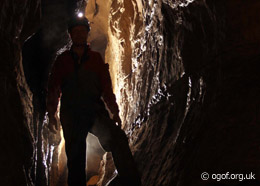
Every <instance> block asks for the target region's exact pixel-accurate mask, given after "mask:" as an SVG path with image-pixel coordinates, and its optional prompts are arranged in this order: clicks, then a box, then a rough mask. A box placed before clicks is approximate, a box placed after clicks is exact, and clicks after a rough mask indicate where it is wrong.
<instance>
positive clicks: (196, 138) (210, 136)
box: [107, 0, 260, 186]
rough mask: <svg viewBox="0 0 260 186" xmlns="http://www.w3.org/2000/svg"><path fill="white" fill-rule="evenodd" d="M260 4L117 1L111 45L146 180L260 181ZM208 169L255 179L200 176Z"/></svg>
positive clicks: (150, 182)
mask: <svg viewBox="0 0 260 186" xmlns="http://www.w3.org/2000/svg"><path fill="white" fill-rule="evenodd" d="M138 2H139V3H138ZM138 4H139V5H140V4H141V7H142V8H141V9H142V10H141V11H138V9H137V8H136V7H137V5H138ZM258 9H259V2H258V1H250V2H249V1H247V2H245V1H242V0H239V1H233V0H229V1H221V0H220V1H214V0H195V1H186V0H182V1H168V0H154V1H141V2H140V1H132V2H129V1H114V2H113V3H112V4H111V11H110V15H111V16H110V20H109V23H110V24H109V26H110V28H109V33H110V34H109V45H108V48H107V51H111V52H110V54H109V53H107V54H108V56H112V57H111V58H112V59H114V62H116V63H114V64H113V65H114V66H112V68H113V70H112V74H113V82H114V89H115V92H116V93H117V99H118V103H119V105H120V114H121V117H122V119H123V122H124V129H125V131H126V133H127V134H128V136H129V139H130V144H131V148H132V152H133V153H134V155H135V159H136V161H137V163H138V167H139V170H140V172H141V173H142V181H143V185H147V186H151V185H224V184H227V185H230V184H232V185H238V184H244V185H254V184H255V185H257V184H259V160H258V158H257V157H259V153H260V152H259V147H258V144H259V140H260V138H259V136H258V133H259V100H260V99H259V86H258V84H257V82H258V81H259V76H258V75H257V71H258V70H257V69H259V63H258V60H259V34H257V33H259V32H258V29H259V27H260V24H259V13H258ZM119 15H121V16H119ZM138 15H140V17H141V18H137V17H138ZM140 22H141V26H140V27H133V25H138V23H139V24H140ZM123 25H125V26H123ZM131 33H133V34H132V35H131ZM115 38H116V39H115ZM114 41H116V42H114ZM118 48H119V49H118ZM113 72H114V73H113ZM205 171H206V172H209V173H210V174H212V173H216V174H217V173H219V174H220V173H226V172H230V173H250V172H253V173H255V175H256V177H257V178H256V179H257V180H258V181H257V180H251V181H249V180H247V181H246V180H245V181H244V182H242V183H241V182H240V181H239V180H225V181H223V180H222V181H221V183H220V182H217V181H216V180H212V179H209V180H208V181H203V180H202V179H201V173H202V172H205ZM257 175H258V176H257Z"/></svg>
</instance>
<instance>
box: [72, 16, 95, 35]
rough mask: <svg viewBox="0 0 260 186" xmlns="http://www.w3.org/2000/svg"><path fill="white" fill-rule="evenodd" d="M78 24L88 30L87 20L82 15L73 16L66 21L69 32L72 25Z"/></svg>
mask: <svg viewBox="0 0 260 186" xmlns="http://www.w3.org/2000/svg"><path fill="white" fill-rule="evenodd" d="M79 25H83V26H86V28H87V29H88V32H89V31H90V25H89V21H88V19H87V18H86V17H84V16H83V17H74V18H72V19H71V20H70V21H69V23H68V31H69V33H70V31H71V30H72V28H73V27H75V26H79Z"/></svg>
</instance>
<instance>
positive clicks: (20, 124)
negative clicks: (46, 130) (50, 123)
mask: <svg viewBox="0 0 260 186" xmlns="http://www.w3.org/2000/svg"><path fill="white" fill-rule="evenodd" d="M0 7H1V16H0V27H1V32H0V38H1V44H0V49H1V52H0V55H1V57H0V59H1V63H0V64H1V68H0V69H1V70H0V71H1V72H0V74H1V78H0V79H1V83H0V86H1V104H0V105H1V107H0V108H1V110H0V114H1V116H0V118H1V119H0V124H1V130H0V131H1V132H0V136H1V137H0V138H1V139H0V143H1V144H0V145H1V155H0V161H1V162H0V164H1V168H0V181H1V184H2V185H30V184H31V180H30V176H29V175H30V168H31V166H32V163H33V160H32V157H33V155H34V152H35V151H34V148H35V141H34V138H33V134H32V132H31V131H33V130H32V128H33V119H32V94H31V92H30V90H29V88H28V86H27V84H26V81H25V78H24V72H23V67H22V56H21V45H22V43H23V42H24V40H25V39H26V38H27V37H29V36H30V35H31V34H32V33H33V32H34V31H35V30H36V28H37V27H38V26H39V25H38V23H37V22H36V21H39V19H40V1H22V2H19V5H18V4H16V2H14V1H1V3H0ZM28 24H29V25H30V28H28V27H26V26H27V25H28ZM25 28H26V31H25Z"/></svg>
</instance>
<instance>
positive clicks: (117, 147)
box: [61, 111, 141, 186]
mask: <svg viewBox="0 0 260 186" xmlns="http://www.w3.org/2000/svg"><path fill="white" fill-rule="evenodd" d="M93 116H94V117H93ZM75 121H76V122H75ZM61 124H62V127H63V133H64V138H65V150H66V154H67V159H68V161H67V166H68V185H69V186H86V175H85V164H86V137H87V134H88V132H91V133H92V134H94V135H95V136H96V137H97V138H98V139H99V142H100V144H101V146H102V147H103V149H104V150H105V151H107V152H112V156H113V160H114V163H115V166H116V168H117V171H118V174H119V179H120V182H121V184H122V185H124V186H127V185H129V186H130V185H131V186H139V185H141V181H140V177H139V175H138V171H137V168H136V166H135V162H134V159H133V157H132V153H131V151H130V149H129V146H128V139H127V137H126V135H125V133H124V131H123V130H121V129H120V128H119V127H117V126H116V124H115V122H114V121H113V120H111V119H110V117H109V115H108V113H107V111H101V112H98V113H96V114H95V115H89V116H87V115H85V116H83V118H82V117H77V118H75V115H72V114H70V113H65V112H61Z"/></svg>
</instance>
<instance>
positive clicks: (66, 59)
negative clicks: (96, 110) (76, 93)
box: [47, 47, 119, 115]
mask: <svg viewBox="0 0 260 186" xmlns="http://www.w3.org/2000/svg"><path fill="white" fill-rule="evenodd" d="M85 56H87V57H85V59H84V58H83V57H84V55H83V57H82V58H83V59H82V60H81V63H82V69H83V70H85V71H86V72H91V73H92V74H95V75H96V76H97V77H98V82H99V84H100V87H101V91H100V94H101V96H102V97H103V100H104V101H105V103H106V105H107V107H108V108H109V110H110V111H111V112H112V114H114V115H115V114H118V113H119V109H118V106H117V103H116V98H115V95H114V93H113V90H112V84H111V78H110V74H109V70H108V64H105V63H104V61H103V59H102V57H101V55H100V54H99V53H98V52H94V51H91V49H90V48H89V47H87V48H86V51H85ZM76 60H77V59H75V53H73V52H72V50H68V51H65V52H64V53H62V54H61V55H60V56H58V57H57V59H56V61H55V63H54V66H53V69H52V73H51V76H50V79H49V85H48V95H47V111H48V113H49V115H54V114H55V113H56V111H57V106H58V103H59V100H60V97H61V96H62V88H61V86H62V84H63V83H64V81H65V79H67V78H68V77H69V76H70V75H71V74H73V73H74V72H75V62H76ZM90 81H91V80H90Z"/></svg>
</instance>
